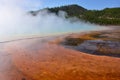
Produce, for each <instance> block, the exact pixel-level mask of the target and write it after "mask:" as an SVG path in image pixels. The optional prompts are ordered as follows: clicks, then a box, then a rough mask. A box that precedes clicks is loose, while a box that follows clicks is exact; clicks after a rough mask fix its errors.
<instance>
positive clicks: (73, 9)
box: [48, 5, 120, 25]
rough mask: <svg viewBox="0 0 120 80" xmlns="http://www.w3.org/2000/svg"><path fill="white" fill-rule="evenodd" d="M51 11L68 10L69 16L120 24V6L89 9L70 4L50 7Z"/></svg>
mask: <svg viewBox="0 0 120 80" xmlns="http://www.w3.org/2000/svg"><path fill="white" fill-rule="evenodd" d="M48 10H49V11H51V12H54V13H58V11H60V10H62V11H65V12H67V14H68V16H69V17H73V16H75V17H77V18H80V19H82V20H84V21H88V22H91V23H97V24H101V25H120V14H119V13H120V8H106V9H103V10H87V9H85V8H83V7H81V6H78V5H68V6H61V7H55V8H48Z"/></svg>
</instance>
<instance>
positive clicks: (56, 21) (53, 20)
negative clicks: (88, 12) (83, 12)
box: [0, 0, 93, 41]
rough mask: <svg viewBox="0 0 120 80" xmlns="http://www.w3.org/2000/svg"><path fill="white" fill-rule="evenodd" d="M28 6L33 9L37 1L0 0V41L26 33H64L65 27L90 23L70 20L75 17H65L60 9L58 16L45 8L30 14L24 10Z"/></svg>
mask: <svg viewBox="0 0 120 80" xmlns="http://www.w3.org/2000/svg"><path fill="white" fill-rule="evenodd" d="M40 4H41V3H40ZM40 4H39V5H40ZM29 5H30V6H29ZM28 7H29V8H31V9H34V8H36V7H38V3H35V2H34V3H33V2H32V1H31V0H10V1H8V0H0V41H4V40H6V39H9V38H15V37H22V36H26V35H27V36H30V35H42V36H43V35H49V34H53V33H54V34H57V33H60V32H61V33H62V32H63V33H64V32H67V30H66V29H68V32H72V30H73V31H74V30H75V29H76V28H78V27H84V28H87V27H86V26H88V25H89V26H90V25H91V24H85V23H83V22H81V21H79V20H77V21H75V22H71V21H73V20H76V18H70V19H66V18H65V15H66V13H65V12H62V11H60V12H59V15H58V16H57V15H55V14H53V13H50V12H48V11H47V10H44V11H42V12H39V15H37V16H32V15H29V14H28V13H27V11H26V8H28ZM81 25H82V26H81ZM92 26H93V25H92Z"/></svg>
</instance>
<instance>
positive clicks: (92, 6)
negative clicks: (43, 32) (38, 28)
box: [34, 0, 120, 9]
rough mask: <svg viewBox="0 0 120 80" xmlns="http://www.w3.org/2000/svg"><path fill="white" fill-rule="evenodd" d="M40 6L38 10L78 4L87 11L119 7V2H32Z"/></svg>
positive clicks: (84, 0)
mask: <svg viewBox="0 0 120 80" xmlns="http://www.w3.org/2000/svg"><path fill="white" fill-rule="evenodd" d="M34 2H38V3H40V4H41V5H40V6H37V7H38V8H44V7H54V6H61V5H67V4H79V5H80V6H83V7H85V8H87V9H103V8H106V7H108V8H110V7H120V0H34Z"/></svg>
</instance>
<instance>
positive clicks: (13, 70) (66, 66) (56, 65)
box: [0, 39, 120, 80]
mask: <svg viewBox="0 0 120 80" xmlns="http://www.w3.org/2000/svg"><path fill="white" fill-rule="evenodd" d="M1 48H2V49H1V51H3V52H4V53H5V54H6V55H7V56H8V55H9V57H6V58H4V57H3V58H4V59H8V58H10V59H9V60H8V61H7V62H5V61H4V60H3V65H4V64H8V65H7V66H6V69H5V70H4V72H5V74H3V73H2V72H1V71H0V80H120V58H114V57H107V56H96V55H90V54H86V53H82V52H78V51H75V50H71V49H66V48H64V47H62V46H60V45H57V44H51V43H47V41H46V40H44V39H43V40H41V39H31V40H21V41H14V42H9V43H3V44H2V47H1ZM9 61H10V62H9ZM1 65H2V64H0V67H1ZM2 68H3V67H2ZM8 68H9V70H8Z"/></svg>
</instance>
